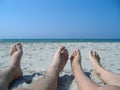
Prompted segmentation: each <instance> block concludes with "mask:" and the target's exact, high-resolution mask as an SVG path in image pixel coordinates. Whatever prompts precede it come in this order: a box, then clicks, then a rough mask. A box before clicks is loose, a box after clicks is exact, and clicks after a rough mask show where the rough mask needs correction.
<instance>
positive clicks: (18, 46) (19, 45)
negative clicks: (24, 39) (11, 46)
mask: <svg viewBox="0 0 120 90" xmlns="http://www.w3.org/2000/svg"><path fill="white" fill-rule="evenodd" d="M15 46H16V49H17V51H18V50H20V51H21V50H22V45H21V43H17V44H16V45H15Z"/></svg>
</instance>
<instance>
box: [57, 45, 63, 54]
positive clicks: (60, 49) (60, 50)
mask: <svg viewBox="0 0 120 90" xmlns="http://www.w3.org/2000/svg"><path fill="white" fill-rule="evenodd" d="M64 49H65V46H61V47H59V49H58V51H57V53H61V52H62V51H63V50H64Z"/></svg>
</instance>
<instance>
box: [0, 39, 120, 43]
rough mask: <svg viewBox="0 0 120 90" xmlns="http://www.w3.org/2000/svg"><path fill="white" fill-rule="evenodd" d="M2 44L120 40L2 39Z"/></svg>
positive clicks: (108, 40)
mask: <svg viewBox="0 0 120 90" xmlns="http://www.w3.org/2000/svg"><path fill="white" fill-rule="evenodd" d="M2 42H46V43H49V42H50V43H51V42H52V43H54V42H120V39H0V43H2Z"/></svg>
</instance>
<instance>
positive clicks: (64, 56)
mask: <svg viewBox="0 0 120 90" xmlns="http://www.w3.org/2000/svg"><path fill="white" fill-rule="evenodd" d="M67 60H68V51H67V49H65V47H64V46H62V47H60V48H59V49H58V50H57V52H56V53H55V56H54V59H53V62H52V65H51V66H52V67H54V68H56V69H57V70H58V73H60V72H61V71H62V70H63V68H64V66H65V65H66V63H67Z"/></svg>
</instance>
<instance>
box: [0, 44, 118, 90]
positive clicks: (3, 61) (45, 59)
mask: <svg viewBox="0 0 120 90" xmlns="http://www.w3.org/2000/svg"><path fill="white" fill-rule="evenodd" d="M11 45H13V43H0V70H3V69H4V68H5V67H6V66H7V65H8V64H9V59H10V56H9V50H10V47H11ZM62 45H65V46H66V48H67V49H68V51H69V53H71V52H72V51H73V50H75V49H80V50H81V54H82V66H83V70H84V71H85V72H88V74H90V77H91V79H92V80H94V81H95V82H96V83H98V84H103V82H101V81H100V80H99V79H97V78H96V77H95V76H94V75H93V73H92V68H93V67H92V65H91V63H90V61H89V59H88V51H89V50H91V49H92V50H96V51H97V52H98V53H99V55H100V57H101V63H102V65H103V66H104V67H105V68H107V69H109V70H111V71H113V72H116V73H120V43H90V42H89V43H87V42H85V43H83V42H82V43H23V51H24V55H23V58H22V62H21V65H22V70H23V74H24V76H23V77H22V78H21V79H20V80H17V81H16V82H14V83H13V84H12V88H15V87H26V86H28V85H29V84H28V83H31V82H33V81H34V80H37V79H38V78H40V77H42V76H43V75H44V74H45V72H46V71H47V69H48V68H49V65H50V63H51V62H52V59H53V56H54V53H55V52H56V50H57V49H58V47H59V46H62ZM59 90H77V86H76V83H75V80H74V77H73V75H72V70H71V66H70V61H68V63H67V65H66V67H65V68H64V70H63V72H62V73H61V75H60V79H59Z"/></svg>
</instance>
